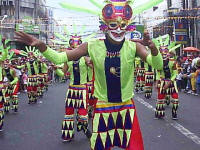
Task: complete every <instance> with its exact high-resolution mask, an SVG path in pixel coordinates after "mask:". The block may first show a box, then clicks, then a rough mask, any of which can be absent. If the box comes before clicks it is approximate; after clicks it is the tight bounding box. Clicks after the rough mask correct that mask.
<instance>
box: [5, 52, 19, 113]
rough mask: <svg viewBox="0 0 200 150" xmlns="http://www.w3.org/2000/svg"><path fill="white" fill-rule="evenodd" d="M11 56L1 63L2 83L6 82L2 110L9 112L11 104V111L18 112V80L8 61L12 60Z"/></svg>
mask: <svg viewBox="0 0 200 150" xmlns="http://www.w3.org/2000/svg"><path fill="white" fill-rule="evenodd" d="M12 55H13V53H12V54H10V56H8V58H7V59H6V60H5V61H4V62H3V66H4V68H3V70H2V73H3V77H4V81H6V82H7V89H6V93H5V103H4V110H5V112H9V110H10V105H11V104H12V110H14V112H18V104H19V99H18V90H19V87H18V85H17V84H18V81H19V78H18V77H17V76H16V71H15V69H14V68H13V67H12V65H11V62H10V59H11V58H12Z"/></svg>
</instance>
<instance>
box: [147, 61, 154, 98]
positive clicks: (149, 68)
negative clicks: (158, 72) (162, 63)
mask: <svg viewBox="0 0 200 150" xmlns="http://www.w3.org/2000/svg"><path fill="white" fill-rule="evenodd" d="M153 83H154V72H153V68H152V66H150V65H149V64H147V63H145V98H146V99H150V98H151V96H152V92H153Z"/></svg>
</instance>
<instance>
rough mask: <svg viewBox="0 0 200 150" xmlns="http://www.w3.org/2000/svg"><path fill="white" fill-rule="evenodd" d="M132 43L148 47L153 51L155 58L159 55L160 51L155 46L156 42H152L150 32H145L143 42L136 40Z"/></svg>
mask: <svg viewBox="0 0 200 150" xmlns="http://www.w3.org/2000/svg"><path fill="white" fill-rule="evenodd" d="M131 41H133V42H138V43H140V44H142V45H143V46H147V47H148V48H149V49H150V50H151V53H152V55H154V56H156V55H157V54H158V49H157V47H156V45H155V44H154V42H153V41H152V40H151V38H150V36H149V32H148V31H144V36H143V39H142V40H141V39H135V40H131Z"/></svg>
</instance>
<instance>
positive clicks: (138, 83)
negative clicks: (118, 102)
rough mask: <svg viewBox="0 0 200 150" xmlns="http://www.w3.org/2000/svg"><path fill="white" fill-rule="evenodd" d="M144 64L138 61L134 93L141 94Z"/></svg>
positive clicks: (143, 82)
mask: <svg viewBox="0 0 200 150" xmlns="http://www.w3.org/2000/svg"><path fill="white" fill-rule="evenodd" d="M144 64H145V62H144V61H143V60H141V59H139V62H138V66H137V67H138V68H137V73H136V74H137V77H136V86H135V92H137V93H138V92H143V91H144V86H145V66H144Z"/></svg>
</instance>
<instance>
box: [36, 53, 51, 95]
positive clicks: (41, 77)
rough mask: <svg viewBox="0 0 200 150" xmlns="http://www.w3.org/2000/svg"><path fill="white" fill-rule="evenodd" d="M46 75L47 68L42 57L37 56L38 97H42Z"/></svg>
mask: <svg viewBox="0 0 200 150" xmlns="http://www.w3.org/2000/svg"><path fill="white" fill-rule="evenodd" d="M47 73H48V66H47V65H46V63H45V59H44V58H43V56H38V89H37V93H38V96H39V97H43V93H44V91H45V86H46V84H47V83H46V78H47V77H46V75H47Z"/></svg>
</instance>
